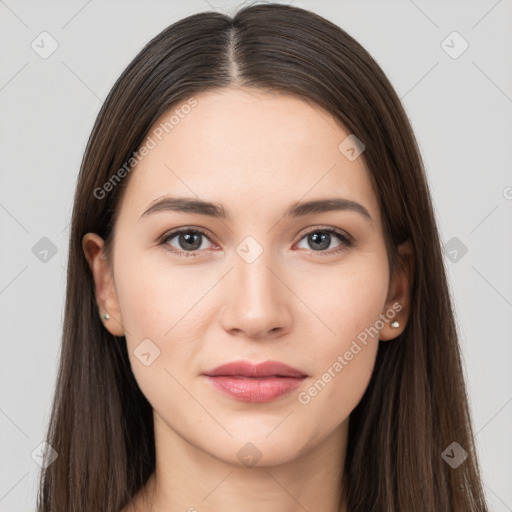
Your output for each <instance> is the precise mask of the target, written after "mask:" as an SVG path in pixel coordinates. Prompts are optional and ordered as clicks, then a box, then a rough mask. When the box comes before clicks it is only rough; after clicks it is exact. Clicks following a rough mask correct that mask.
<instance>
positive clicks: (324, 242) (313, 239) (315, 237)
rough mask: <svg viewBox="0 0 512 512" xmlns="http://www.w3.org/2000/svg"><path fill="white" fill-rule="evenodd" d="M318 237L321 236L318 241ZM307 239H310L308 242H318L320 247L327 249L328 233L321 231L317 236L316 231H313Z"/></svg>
mask: <svg viewBox="0 0 512 512" xmlns="http://www.w3.org/2000/svg"><path fill="white" fill-rule="evenodd" d="M319 238H321V239H322V240H321V241H319ZM309 239H310V242H312V243H314V244H316V243H320V245H321V247H320V249H327V248H328V247H329V242H330V234H329V233H322V234H321V235H320V236H318V234H317V233H313V234H312V235H310V236H309Z"/></svg>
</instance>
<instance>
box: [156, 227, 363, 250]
mask: <svg viewBox="0 0 512 512" xmlns="http://www.w3.org/2000/svg"><path fill="white" fill-rule="evenodd" d="M317 232H320V233H329V234H331V235H336V236H337V237H338V239H339V240H340V242H341V244H340V245H339V246H338V247H337V248H335V249H331V250H330V251H313V250H309V251H308V252H310V253H314V254H317V255H319V256H330V255H332V254H337V253H339V252H342V251H344V250H346V249H348V248H350V247H353V246H354V245H355V244H354V241H353V240H352V238H351V237H349V236H347V235H346V234H345V233H343V232H342V231H340V230H338V229H335V228H332V227H325V228H324V227H316V228H315V229H312V230H310V231H307V232H306V233H304V234H302V236H301V237H300V239H299V242H300V241H301V240H302V239H303V238H305V237H306V236H308V235H310V234H312V233H317ZM181 233H200V234H201V235H203V236H205V237H206V238H208V240H210V237H209V236H208V233H206V232H205V231H203V230H202V229H200V228H193V229H192V228H190V227H189V228H179V229H175V230H173V231H171V232H170V233H166V234H165V235H163V236H162V237H161V238H160V245H163V246H164V249H165V250H167V251H168V252H170V253H173V254H177V255H178V256H183V255H186V257H189V256H192V257H196V256H199V250H198V249H196V250H194V251H180V250H178V249H175V248H173V247H171V246H170V245H169V244H168V243H167V242H169V240H172V239H173V238H174V237H176V236H177V235H179V234H181ZM210 241H211V240H210Z"/></svg>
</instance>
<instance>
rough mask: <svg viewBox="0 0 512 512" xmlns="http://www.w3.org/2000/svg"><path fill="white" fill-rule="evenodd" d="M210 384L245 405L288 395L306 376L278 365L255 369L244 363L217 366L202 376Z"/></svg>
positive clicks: (268, 364)
mask: <svg viewBox="0 0 512 512" xmlns="http://www.w3.org/2000/svg"><path fill="white" fill-rule="evenodd" d="M203 375H204V376H206V377H207V378H208V380H209V381H210V383H211V384H212V385H213V386H214V387H216V388H217V389H219V390H220V391H222V392H224V393H226V394H227V395H229V396H231V397H232V398H235V399H236V400H241V401H244V402H253V403H263V402H269V401H271V400H274V399H275V398H277V397H279V396H281V395H283V394H285V393H289V392H290V391H292V390H294V389H296V388H297V387H299V386H300V385H301V384H302V381H303V380H304V379H305V378H306V377H307V375H306V374H305V373H303V372H301V371H299V370H297V369H296V368H292V367H291V366H288V365H286V364H283V363H279V362H277V361H266V362H264V363H260V364H257V365H254V364H252V363H249V362H247V361H236V362H234V363H228V364H224V365H222V366H218V367H217V368H214V369H213V370H208V371H206V372H204V373H203Z"/></svg>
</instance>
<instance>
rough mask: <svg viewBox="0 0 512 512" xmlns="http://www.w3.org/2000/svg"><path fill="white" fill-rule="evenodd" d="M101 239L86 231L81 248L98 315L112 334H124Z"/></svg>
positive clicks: (108, 264) (112, 279) (112, 280)
mask: <svg viewBox="0 0 512 512" xmlns="http://www.w3.org/2000/svg"><path fill="white" fill-rule="evenodd" d="M103 245H104V241H103V239H102V238H101V237H100V236H98V235H97V234H96V233H87V234H86V235H85V236H84V237H83V239H82V248H83V251H84V254H85V258H86V259H87V263H88V264H89V268H90V270H91V273H92V277H93V280H94V294H95V297H96V303H97V304H98V317H99V319H100V321H101V322H103V325H104V326H105V328H106V329H107V330H108V331H109V332H110V333H111V334H113V335H114V336H124V325H123V320H122V317H121V311H120V308H119V303H118V300H117V296H116V292H115V288H114V278H113V276H112V272H111V268H110V263H109V261H108V260H107V258H106V257H105V254H104V252H103Z"/></svg>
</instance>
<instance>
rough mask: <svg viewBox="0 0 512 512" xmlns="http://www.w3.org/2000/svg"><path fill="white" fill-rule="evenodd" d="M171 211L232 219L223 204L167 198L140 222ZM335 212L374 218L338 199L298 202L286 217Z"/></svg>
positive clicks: (346, 201) (150, 207)
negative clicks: (152, 215) (153, 215)
mask: <svg viewBox="0 0 512 512" xmlns="http://www.w3.org/2000/svg"><path fill="white" fill-rule="evenodd" d="M169 211H172V212H179V213H192V214H196V215H207V216H209V217H214V218H218V219H225V220H230V219H231V217H230V215H229V214H228V212H227V211H226V209H225V208H224V207H223V206H222V205H221V204H217V203H211V202H209V201H203V200H201V199H196V198H189V197H171V196H165V197H162V198H159V199H157V200H155V201H153V203H151V205H150V206H149V208H148V209H147V210H146V211H145V212H144V213H143V214H142V215H141V216H140V218H139V220H141V219H142V218H144V217H146V216H148V215H151V214H154V213H157V212H169ZM333 211H353V212H356V213H359V214H361V215H363V216H364V217H365V218H367V219H368V220H370V221H373V218H372V216H371V215H370V213H369V212H368V210H367V209H366V208H365V207H364V206H363V205H362V204H359V203H356V202H355V201H351V200H349V199H343V198H338V197H335V198H326V199H316V200H312V201H307V202H300V201H296V202H294V203H292V204H291V205H290V206H289V207H288V209H287V210H286V211H285V214H284V217H285V218H286V217H288V218H296V217H303V216H306V215H312V214H315V213H324V212H333Z"/></svg>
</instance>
